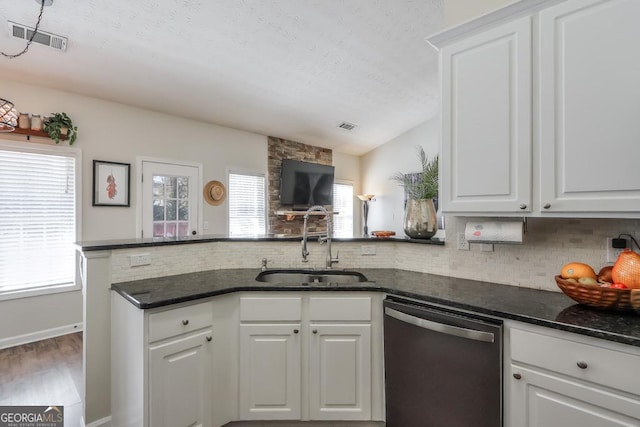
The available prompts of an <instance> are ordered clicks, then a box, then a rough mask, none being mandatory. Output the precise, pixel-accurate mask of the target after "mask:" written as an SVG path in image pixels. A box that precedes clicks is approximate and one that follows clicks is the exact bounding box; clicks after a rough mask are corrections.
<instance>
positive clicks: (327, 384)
mask: <svg viewBox="0 0 640 427" xmlns="http://www.w3.org/2000/svg"><path fill="white" fill-rule="evenodd" d="M374 298H375V300H374V301H375V306H376V307H378V305H380V309H376V308H373V305H374V304H373V301H372V299H374ZM378 311H379V312H380V313H381V303H380V301H379V297H378V296H370V295H367V296H365V297H362V296H353V295H349V296H339V297H328V296H322V295H320V294H311V295H304V296H301V297H295V296H293V297H289V296H285V297H280V296H278V297H274V296H271V295H264V294H259V295H245V296H242V297H241V298H240V363H239V378H240V380H239V381H240V384H239V391H240V393H239V395H240V408H239V412H240V419H243V420H288V419H302V420H372V419H376V420H379V419H382V418H383V416H382V409H381V408H382V406H383V405H382V388H383V381H382V347H381V342H382V340H381V336H382V333H381V332H382V331H381V329H380V325H381V322H379V319H380V318H381V317H380V316H381V315H380V313H378ZM372 329H375V332H376V333H379V334H380V339H378V340H376V343H375V344H374V343H373V341H374V340H372ZM376 349H378V350H376ZM376 351H377V352H378V353H379V354H377V353H376ZM374 366H375V368H374ZM372 372H376V374H379V375H378V376H374V375H372ZM374 407H375V408H374ZM372 408H374V409H372Z"/></svg>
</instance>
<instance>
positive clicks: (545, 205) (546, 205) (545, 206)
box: [543, 203, 551, 209]
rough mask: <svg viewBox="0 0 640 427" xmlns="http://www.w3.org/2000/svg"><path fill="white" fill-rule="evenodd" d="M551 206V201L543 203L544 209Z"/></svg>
mask: <svg viewBox="0 0 640 427" xmlns="http://www.w3.org/2000/svg"><path fill="white" fill-rule="evenodd" d="M550 207H551V203H545V204H544V206H543V208H545V209H549V208H550Z"/></svg>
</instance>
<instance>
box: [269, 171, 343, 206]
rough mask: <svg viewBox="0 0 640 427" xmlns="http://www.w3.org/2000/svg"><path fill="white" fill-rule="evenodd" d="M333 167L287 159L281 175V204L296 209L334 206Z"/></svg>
mask: <svg viewBox="0 0 640 427" xmlns="http://www.w3.org/2000/svg"><path fill="white" fill-rule="evenodd" d="M334 171H335V168H334V167H333V166H327V165H320V164H317V163H308V162H301V161H299V160H291V159H285V160H283V161H282V172H281V174H280V204H282V205H293V208H294V209H297V208H299V209H302V208H308V207H309V206H313V205H333V178H334Z"/></svg>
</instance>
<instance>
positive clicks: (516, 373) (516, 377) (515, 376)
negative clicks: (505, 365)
mask: <svg viewBox="0 0 640 427" xmlns="http://www.w3.org/2000/svg"><path fill="white" fill-rule="evenodd" d="M513 378H515V379H517V380H521V379H522V375H521V374H520V373H519V372H514V373H513Z"/></svg>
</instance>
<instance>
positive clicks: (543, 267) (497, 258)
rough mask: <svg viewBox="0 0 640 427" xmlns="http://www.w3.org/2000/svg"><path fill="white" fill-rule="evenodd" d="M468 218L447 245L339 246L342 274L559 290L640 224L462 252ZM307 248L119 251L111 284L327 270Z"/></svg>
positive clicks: (455, 223)
mask: <svg viewBox="0 0 640 427" xmlns="http://www.w3.org/2000/svg"><path fill="white" fill-rule="evenodd" d="M466 220H467V219H465V218H459V217H458V218H454V217H452V218H447V236H448V237H449V241H448V242H447V244H446V245H445V246H444V247H443V246H435V245H421V244H409V243H392V242H375V241H371V242H366V243H362V242H334V245H333V252H334V256H335V255H336V253H337V252H339V257H340V263H339V264H338V265H337V266H336V268H401V269H406V270H413V271H420V272H425V273H432V274H439V275H445V276H453V277H460V278H468V279H474V280H482V281H489V282H496V283H503V284H508V285H514V286H522V287H528V288H538V289H546V290H551V291H558V288H557V287H556V285H555V281H554V280H553V276H555V275H556V274H557V273H558V272H559V271H560V268H561V267H562V266H563V265H564V264H566V263H568V262H571V261H579V262H584V263H587V264H589V265H591V266H592V267H593V268H594V269H595V270H596V271H597V270H598V269H600V267H602V266H604V265H606V264H607V263H606V248H605V239H606V238H607V237H613V236H617V235H618V234H620V233H628V234H632V235H633V236H634V237H636V239H638V237H639V236H638V234H637V232H638V230H639V228H640V220H612V219H548V218H533V219H529V221H528V231H527V233H526V235H525V241H524V243H523V244H522V245H494V251H493V252H480V250H479V247H477V245H473V244H472V245H471V250H469V251H461V250H458V249H457V247H456V244H455V238H454V236H456V235H457V233H458V232H462V231H464V226H465V223H466ZM365 244H366V245H374V246H375V248H376V254H375V255H362V254H361V247H362V246H363V245H365ZM300 250H301V248H300V242H214V243H198V244H191V245H179V246H160V247H150V248H138V249H122V250H115V251H113V253H112V257H111V275H112V278H111V279H112V282H114V283H117V282H124V281H129V280H137V279H144V278H150V277H160V276H166V275H175V274H182V273H189V272H195V271H205V270H215V269H221V268H255V269H256V271H257V270H259V269H260V265H261V260H262V258H267V259H268V260H269V267H270V268H279V267H280V268H321V267H323V265H324V259H325V254H326V252H325V251H326V247H325V246H320V245H319V244H318V243H317V242H312V243H310V245H309V251H310V260H309V263H302V261H301V256H300ZM141 253H150V254H151V258H152V259H151V265H148V266H141V267H130V264H129V256H130V255H135V254H141Z"/></svg>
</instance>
